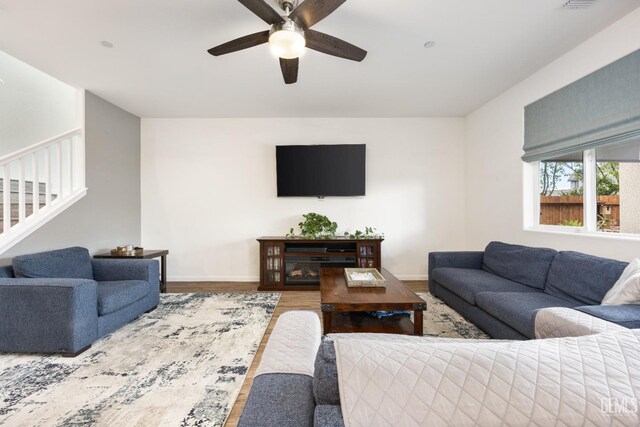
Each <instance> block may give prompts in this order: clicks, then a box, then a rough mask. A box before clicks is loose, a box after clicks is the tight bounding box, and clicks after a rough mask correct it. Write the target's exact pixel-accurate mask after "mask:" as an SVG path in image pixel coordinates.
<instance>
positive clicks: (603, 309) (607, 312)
mask: <svg viewBox="0 0 640 427" xmlns="http://www.w3.org/2000/svg"><path fill="white" fill-rule="evenodd" d="M576 310H580V311H581V312H583V313H587V314H590V315H592V316H595V317H597V318H600V319H602V320H606V321H607V322H613V323H617V324H618V325H620V326H624V327H625V328H629V329H638V328H640V305H639V304H625V305H585V306H582V307H576Z"/></svg>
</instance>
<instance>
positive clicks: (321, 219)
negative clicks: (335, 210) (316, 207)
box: [287, 212, 338, 239]
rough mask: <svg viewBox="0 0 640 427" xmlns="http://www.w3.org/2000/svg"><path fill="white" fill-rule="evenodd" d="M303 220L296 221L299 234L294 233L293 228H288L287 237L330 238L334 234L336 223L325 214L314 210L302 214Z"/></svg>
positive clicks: (336, 227)
mask: <svg viewBox="0 0 640 427" xmlns="http://www.w3.org/2000/svg"><path fill="white" fill-rule="evenodd" d="M302 216H303V218H304V221H302V222H300V223H298V227H300V234H299V235H296V234H295V231H294V229H293V228H291V229H290V230H289V234H287V237H290V238H295V237H301V238H303V239H331V238H334V237H335V235H336V230H337V229H338V224H337V223H336V222H334V221H331V220H330V219H329V218H328V217H327V216H325V215H321V214H318V213H315V212H309V213H308V214H305V215H302Z"/></svg>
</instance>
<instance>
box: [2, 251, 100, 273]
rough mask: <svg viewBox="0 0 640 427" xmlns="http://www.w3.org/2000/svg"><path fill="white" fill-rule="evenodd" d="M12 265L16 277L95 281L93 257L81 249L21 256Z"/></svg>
mask: <svg viewBox="0 0 640 427" xmlns="http://www.w3.org/2000/svg"><path fill="white" fill-rule="evenodd" d="M12 265H13V272H14V274H15V276H16V277H24V278H64V279H89V280H93V268H92V267H91V256H90V255H89V251H88V250H87V249H85V248H80V247H72V248H66V249H58V250H55V251H47V252H40V253H36V254H29V255H20V256H17V257H15V258H13V261H12Z"/></svg>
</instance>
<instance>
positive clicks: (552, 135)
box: [522, 50, 640, 162]
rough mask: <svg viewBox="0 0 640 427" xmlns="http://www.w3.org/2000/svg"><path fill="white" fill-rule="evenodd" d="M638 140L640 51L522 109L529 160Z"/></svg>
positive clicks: (525, 153) (525, 149) (639, 132)
mask: <svg viewBox="0 0 640 427" xmlns="http://www.w3.org/2000/svg"><path fill="white" fill-rule="evenodd" d="M638 138H640V50H639V51H636V52H634V53H632V54H630V55H627V56H625V57H624V58H622V59H619V60H618V61H616V62H614V63H612V64H609V65H607V66H606V67H604V68H601V69H599V70H598V71H595V72H593V73H591V74H589V75H588V76H586V77H583V78H582V79H580V80H578V81H576V82H574V83H571V84H570V85H568V86H565V87H564V88H562V89H560V90H558V91H556V92H554V93H552V94H550V95H548V96H545V97H544V98H542V99H540V100H538V101H536V102H534V103H533V104H530V105H528V106H526V107H525V109H524V147H523V148H524V155H523V156H522V160H524V161H526V162H532V161H537V160H545V159H550V158H557V157H561V156H563V155H567V154H571V153H576V152H581V151H583V150H588V149H591V148H596V147H602V146H605V145H610V144H622V143H627V142H630V141H633V140H638Z"/></svg>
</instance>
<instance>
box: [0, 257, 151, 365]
mask: <svg viewBox="0 0 640 427" xmlns="http://www.w3.org/2000/svg"><path fill="white" fill-rule="evenodd" d="M159 292H160V288H159V265H158V261H156V260H143V259H136V260H123V259H91V256H90V255H89V251H88V250H87V249H85V248H78V247H74V248H67V249H60V250H56V251H49V252H41V253H38V254H31V255H22V256H19V257H15V258H14V259H13V264H12V266H7V267H0V352H25V353H62V354H63V355H65V356H76V355H78V354H80V353H81V352H83V351H85V350H86V349H88V348H89V347H90V346H91V344H92V343H93V342H94V341H95V340H97V339H98V338H100V337H102V336H104V335H106V334H108V333H110V332H112V331H114V330H116V329H118V328H119V327H120V326H122V325H124V324H126V323H128V322H130V321H131V320H133V319H135V318H136V317H138V316H140V315H141V314H142V313H145V312H149V311H151V310H153V309H154V308H155V307H156V306H157V305H158V301H159Z"/></svg>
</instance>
